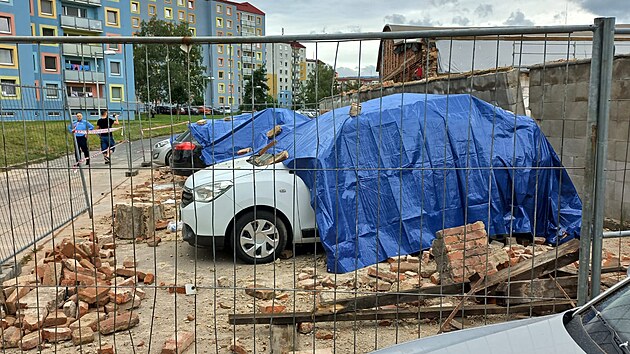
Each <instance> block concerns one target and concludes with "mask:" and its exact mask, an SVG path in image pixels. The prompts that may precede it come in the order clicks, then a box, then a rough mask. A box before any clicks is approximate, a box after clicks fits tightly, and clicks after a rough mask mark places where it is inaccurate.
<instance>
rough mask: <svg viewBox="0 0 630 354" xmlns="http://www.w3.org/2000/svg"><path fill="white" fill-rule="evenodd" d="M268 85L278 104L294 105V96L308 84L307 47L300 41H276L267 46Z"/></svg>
mask: <svg viewBox="0 0 630 354" xmlns="http://www.w3.org/2000/svg"><path fill="white" fill-rule="evenodd" d="M266 67H267V85H268V86H269V95H271V96H272V97H274V98H275V99H276V100H277V102H278V106H280V107H289V108H290V107H292V106H293V96H294V94H295V93H297V92H299V91H300V90H301V89H302V87H303V86H304V85H305V84H306V80H307V78H308V76H307V60H306V47H305V46H304V45H302V44H300V43H298V42H291V43H274V44H270V45H268V48H267V61H266Z"/></svg>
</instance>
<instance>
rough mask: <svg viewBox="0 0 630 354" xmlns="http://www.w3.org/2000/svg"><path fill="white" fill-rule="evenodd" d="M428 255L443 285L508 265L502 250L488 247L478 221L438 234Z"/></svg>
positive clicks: (482, 228) (486, 239)
mask: <svg viewBox="0 0 630 354" xmlns="http://www.w3.org/2000/svg"><path fill="white" fill-rule="evenodd" d="M431 252H432V254H433V257H435V261H436V262H437V269H438V272H439V273H440V281H441V282H442V284H452V283H461V282H464V281H466V280H467V279H469V278H470V277H472V276H473V275H474V274H479V276H480V277H485V276H487V275H491V274H493V273H496V272H497V270H499V269H502V268H503V267H505V266H507V265H508V264H509V262H510V258H509V256H508V255H507V253H506V252H505V250H503V248H502V247H500V246H494V245H489V244H488V235H487V234H486V229H485V225H484V223H483V222H481V221H477V222H476V223H474V224H468V225H465V226H458V227H453V228H450V229H444V230H440V231H438V232H437V233H436V235H435V240H433V247H432V251H431Z"/></svg>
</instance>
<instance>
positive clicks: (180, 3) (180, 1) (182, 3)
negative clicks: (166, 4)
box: [177, 0, 186, 6]
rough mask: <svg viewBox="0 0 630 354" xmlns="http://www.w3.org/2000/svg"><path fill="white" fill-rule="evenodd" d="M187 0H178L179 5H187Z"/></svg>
mask: <svg viewBox="0 0 630 354" xmlns="http://www.w3.org/2000/svg"><path fill="white" fill-rule="evenodd" d="M185 3H186V0H177V6H185Z"/></svg>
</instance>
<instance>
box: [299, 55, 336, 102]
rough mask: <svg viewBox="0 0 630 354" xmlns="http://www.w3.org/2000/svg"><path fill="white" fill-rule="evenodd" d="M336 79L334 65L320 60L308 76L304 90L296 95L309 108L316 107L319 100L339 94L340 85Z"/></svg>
mask: <svg viewBox="0 0 630 354" xmlns="http://www.w3.org/2000/svg"><path fill="white" fill-rule="evenodd" d="M336 81H337V80H336V79H335V70H333V68H332V66H330V65H328V64H324V63H322V62H318V63H317V67H316V68H315V70H313V71H312V72H311V73H310V75H309V76H308V79H307V81H306V85H305V86H304V87H303V90H301V92H299V93H298V94H297V95H296V97H297V99H298V101H299V103H301V104H305V105H306V107H308V108H314V107H316V106H317V101H319V100H321V99H322V98H325V97H330V96H334V95H337V94H339V85H337V82H336Z"/></svg>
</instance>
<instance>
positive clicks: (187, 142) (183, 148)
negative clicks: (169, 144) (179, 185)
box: [171, 130, 207, 176]
mask: <svg viewBox="0 0 630 354" xmlns="http://www.w3.org/2000/svg"><path fill="white" fill-rule="evenodd" d="M201 149H202V147H201V144H199V143H198V142H197V140H195V138H193V136H192V134H191V133H190V130H187V131H186V132H184V133H182V134H180V135H179V136H178V137H177V139H175V140H174V141H173V154H172V161H171V169H172V170H173V173H174V174H176V175H179V176H190V175H191V174H193V173H194V172H195V171H198V170H200V169H203V168H205V167H206V166H207V165H206V164H205V162H203V160H202V159H201Z"/></svg>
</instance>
